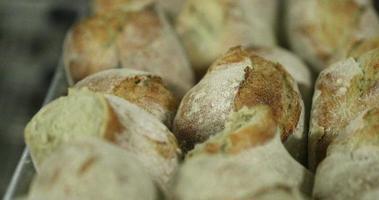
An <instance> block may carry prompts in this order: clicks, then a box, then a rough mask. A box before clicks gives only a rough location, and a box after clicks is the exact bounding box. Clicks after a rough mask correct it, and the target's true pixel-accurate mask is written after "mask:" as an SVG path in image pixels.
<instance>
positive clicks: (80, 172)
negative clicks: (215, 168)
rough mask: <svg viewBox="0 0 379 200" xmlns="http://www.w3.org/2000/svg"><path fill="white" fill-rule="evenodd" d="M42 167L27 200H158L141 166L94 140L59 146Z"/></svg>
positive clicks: (128, 156)
mask: <svg viewBox="0 0 379 200" xmlns="http://www.w3.org/2000/svg"><path fill="white" fill-rule="evenodd" d="M63 147H64V148H60V149H59V150H57V151H56V152H54V153H52V154H51V156H50V157H49V158H48V159H47V160H46V162H45V163H44V164H43V165H42V167H41V170H40V173H39V174H38V175H37V176H36V177H35V178H34V181H33V183H32V186H31V188H30V192H29V198H28V200H52V199H54V200H63V199H70V200H79V199H80V200H93V199H102V200H123V199H141V200H155V199H158V191H157V189H156V188H155V185H154V183H153V181H152V179H151V177H149V176H148V175H147V173H146V172H145V171H144V169H143V167H142V165H141V163H140V162H139V161H138V160H137V159H136V158H135V157H134V156H133V155H132V154H130V153H128V152H125V151H123V150H122V149H119V148H116V147H114V146H112V145H110V144H107V143H106V142H103V141H101V140H97V139H88V138H87V139H86V140H80V141H75V142H72V143H70V144H65V145H63Z"/></svg>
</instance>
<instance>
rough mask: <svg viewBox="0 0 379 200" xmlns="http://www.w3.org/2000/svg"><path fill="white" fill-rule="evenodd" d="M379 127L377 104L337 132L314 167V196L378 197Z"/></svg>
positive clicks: (341, 199) (324, 199)
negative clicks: (316, 166) (326, 151)
mask: <svg viewBox="0 0 379 200" xmlns="http://www.w3.org/2000/svg"><path fill="white" fill-rule="evenodd" d="M378 127H379V107H376V108H373V109H368V110H366V111H365V112H363V113H361V114H360V115H359V116H358V117H357V118H355V119H354V120H352V121H351V122H350V124H349V125H348V126H347V127H346V128H344V130H342V131H341V132H340V133H339V135H338V136H337V137H336V138H335V140H334V141H333V142H332V143H331V145H330V146H329V148H328V154H327V157H326V158H325V159H324V160H323V161H322V162H321V164H320V165H319V167H318V168H317V173H316V181H315V187H314V194H313V196H314V198H315V199H317V200H356V199H378V191H379V173H378V171H379V129H378ZM373 197H376V198H373Z"/></svg>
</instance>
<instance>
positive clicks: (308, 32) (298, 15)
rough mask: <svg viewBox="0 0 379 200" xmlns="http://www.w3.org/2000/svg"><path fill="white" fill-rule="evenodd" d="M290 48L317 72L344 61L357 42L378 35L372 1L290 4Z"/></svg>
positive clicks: (299, 1)
mask: <svg viewBox="0 0 379 200" xmlns="http://www.w3.org/2000/svg"><path fill="white" fill-rule="evenodd" d="M286 2H287V12H286V13H287V15H286V22H287V24H286V28H287V35H288V39H289V43H290V46H291V48H292V50H293V51H295V52H296V53H297V54H298V55H299V56H301V57H302V58H304V59H305V60H306V61H307V62H309V63H310V64H311V65H312V66H313V67H314V69H315V70H316V71H321V70H323V69H325V68H326V67H328V66H329V65H330V64H332V63H334V62H336V61H340V60H341V59H344V58H345V57H344V55H346V51H347V50H348V49H350V48H351V47H352V46H353V45H354V44H355V43H356V41H358V40H362V39H365V38H369V37H373V36H377V35H378V34H379V18H378V16H377V14H376V12H375V10H374V7H373V5H372V2H373V1H371V0H338V1H331V0H288V1H286Z"/></svg>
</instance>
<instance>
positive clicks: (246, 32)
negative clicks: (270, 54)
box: [176, 0, 278, 75]
mask: <svg viewBox="0 0 379 200" xmlns="http://www.w3.org/2000/svg"><path fill="white" fill-rule="evenodd" d="M277 12H278V1H277V0H207V1H203V0H188V1H187V2H186V3H185V5H184V7H183V10H182V11H181V12H180V14H179V16H178V19H177V23H176V30H177V32H178V34H179V36H180V38H181V40H182V42H183V44H184V46H185V48H186V50H187V53H188V55H189V58H190V61H191V63H192V66H193V67H194V69H195V71H196V72H197V74H198V75H201V74H203V73H204V72H205V71H206V70H207V68H208V67H209V65H210V64H211V63H212V62H213V61H214V60H216V59H217V58H218V57H219V56H221V55H222V54H223V53H224V52H225V50H226V49H229V48H231V47H234V46H237V45H244V46H250V45H258V46H274V45H276V38H275V26H276V17H277V16H276V15H277Z"/></svg>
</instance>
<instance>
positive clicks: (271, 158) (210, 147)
mask: <svg viewBox="0 0 379 200" xmlns="http://www.w3.org/2000/svg"><path fill="white" fill-rule="evenodd" d="M281 131H282V130H281V129H280V128H279V127H278V125H277V123H276V122H275V118H274V116H273V113H272V111H271V108H270V107H269V106H266V105H257V106H254V107H251V108H247V107H244V108H242V109H241V110H239V111H237V112H234V113H232V114H230V116H229V118H228V120H227V122H226V125H225V129H224V130H223V131H222V132H220V133H217V134H216V135H214V136H213V137H211V138H209V139H208V140H207V141H205V142H204V143H202V144H198V145H196V147H195V149H194V150H192V151H191V152H189V154H187V157H186V160H191V159H194V158H195V157H199V156H200V157H201V156H204V155H215V156H217V155H224V157H228V156H229V157H228V160H234V161H235V162H238V163H241V164H246V165H248V166H251V167H252V168H254V169H255V170H256V171H261V169H265V170H266V171H265V173H270V174H279V175H280V176H282V177H284V178H285V179H286V181H287V183H288V184H290V185H291V186H293V187H296V188H298V189H300V190H301V191H302V192H304V193H306V194H308V195H311V191H312V184H313V175H312V174H311V173H310V172H308V171H307V170H306V169H305V168H304V167H303V166H302V165H301V164H299V163H298V162H297V161H296V160H294V159H293V158H292V157H291V155H290V154H289V153H288V152H287V150H286V149H285V148H284V146H283V144H282V142H281V140H280V133H281ZM189 162H190V161H189ZM239 178H241V179H242V178H243V177H239ZM258 183H259V182H256V183H255V184H258ZM230 191H232V189H230Z"/></svg>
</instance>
